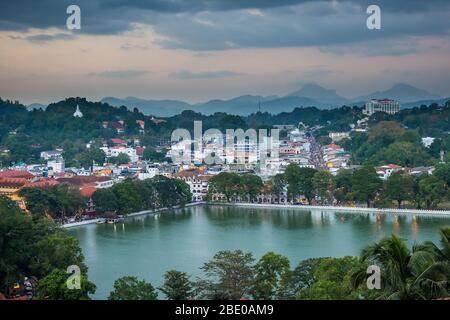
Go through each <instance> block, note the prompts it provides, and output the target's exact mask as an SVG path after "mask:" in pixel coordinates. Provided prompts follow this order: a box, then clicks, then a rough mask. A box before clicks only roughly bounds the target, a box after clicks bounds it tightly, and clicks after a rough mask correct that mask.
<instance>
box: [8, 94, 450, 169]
mask: <svg viewBox="0 0 450 320" xmlns="http://www.w3.org/2000/svg"><path fill="white" fill-rule="evenodd" d="M77 105H79V107H80V110H81V112H82V113H83V117H82V118H75V117H73V113H74V112H75V110H76V106H77ZM363 117H364V116H363V114H362V109H361V108H358V107H345V106H344V107H341V108H336V109H331V110H320V109H318V108H315V107H307V108H296V109H294V110H293V111H292V112H283V113H280V114H277V115H271V114H269V113H261V112H258V113H254V114H251V115H249V116H246V117H241V116H236V115H229V114H225V113H215V114H213V115H203V114H200V113H196V112H194V111H183V112H182V113H180V114H178V115H175V116H172V117H168V118H164V119H163V120H164V122H159V121H154V120H155V119H153V117H151V116H145V115H144V114H142V113H141V112H139V111H138V110H137V109H134V110H132V111H130V110H128V109H127V108H126V107H125V106H121V107H112V106H110V105H109V104H107V103H101V102H91V101H87V100H86V99H85V98H67V99H65V100H62V101H59V102H56V103H52V104H50V105H49V106H48V107H47V108H46V110H42V109H37V110H31V111H28V110H27V108H26V107H25V106H24V105H22V104H20V103H18V102H11V101H4V100H1V99H0V161H1V162H2V163H3V164H6V163H9V162H17V161H26V162H32V161H37V160H38V159H39V154H40V152H41V151H43V150H49V149H54V148H56V147H62V148H64V151H65V158H66V159H67V160H68V161H69V162H70V161H71V159H74V158H75V156H76V155H77V154H79V153H82V152H83V151H84V150H85V148H86V143H87V142H89V141H94V145H95V143H99V142H100V141H101V140H103V139H105V140H109V139H110V138H113V137H117V136H121V137H123V138H137V137H138V138H139V139H140V140H141V143H142V144H143V145H144V146H147V147H155V146H156V145H157V144H159V143H160V142H161V139H163V140H164V139H165V140H167V139H170V135H171V133H172V131H173V130H174V129H176V128H187V129H190V130H192V128H193V122H194V120H202V122H203V130H206V129H208V128H218V129H220V130H222V131H223V132H224V131H225V129H230V128H243V129H246V128H249V127H252V128H264V127H271V126H272V125H274V124H293V125H298V123H299V122H303V123H304V124H306V125H308V126H314V125H320V126H322V129H320V130H319V131H318V132H317V135H319V136H320V135H321V136H326V135H327V134H328V132H330V131H348V130H349V128H350V125H351V124H355V123H356V121H357V120H359V119H362V118H363ZM136 120H143V121H144V122H145V131H144V133H142V132H140V127H139V125H138V124H137V123H136ZM385 120H391V121H396V122H399V123H401V124H402V125H404V126H406V127H408V128H409V129H414V130H416V131H417V132H418V133H419V134H420V135H421V136H426V135H431V136H434V137H440V136H442V135H445V134H446V132H448V131H450V107H449V105H448V103H447V106H438V105H436V104H434V105H431V106H429V107H426V106H422V107H420V108H414V109H406V110H402V111H401V112H400V113H399V114H397V115H394V116H389V115H386V114H375V115H373V116H372V117H371V118H370V124H371V125H374V124H376V123H378V122H380V121H385ZM118 121H123V126H124V128H125V131H124V132H123V133H118V132H117V130H116V127H115V126H114V124H115V123H117V122H118ZM105 122H107V123H108V126H107V127H106V128H104V123H105ZM4 149H9V150H10V152H9V153H8V154H5V153H2V152H1V151H2V150H4Z"/></svg>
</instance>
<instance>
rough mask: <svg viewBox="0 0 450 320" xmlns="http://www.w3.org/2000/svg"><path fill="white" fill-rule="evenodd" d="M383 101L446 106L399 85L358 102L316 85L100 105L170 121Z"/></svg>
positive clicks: (113, 101) (438, 99)
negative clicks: (184, 115) (282, 92)
mask: <svg viewBox="0 0 450 320" xmlns="http://www.w3.org/2000/svg"><path fill="white" fill-rule="evenodd" d="M382 98H390V99H394V100H398V101H400V102H401V103H402V108H410V107H414V106H420V105H421V104H426V105H429V104H431V103H433V102H437V103H440V104H443V102H445V101H444V99H442V98H441V97H439V96H437V95H434V94H431V93H429V92H427V91H425V90H422V89H419V88H416V87H413V86H411V85H408V84H397V85H395V86H393V87H392V88H390V89H388V90H386V91H377V92H374V93H371V94H369V95H366V96H361V97H358V98H355V99H346V98H344V97H342V96H340V95H338V94H337V93H336V90H333V89H325V88H323V87H321V86H319V85H317V84H314V83H309V84H306V85H304V86H303V87H302V88H300V89H299V90H297V91H295V92H292V93H290V94H288V95H286V96H284V97H279V96H275V95H271V96H258V95H243V96H239V97H236V98H232V99H228V100H220V99H214V100H210V101H207V102H202V103H196V104H190V103H187V102H184V101H179V100H146V99H139V98H135V97H127V98H125V99H120V98H114V97H106V98H103V99H102V100H101V101H102V102H106V103H108V104H110V105H112V106H116V107H120V106H123V105H124V106H126V107H127V108H128V109H130V110H132V109H133V108H135V107H136V108H138V109H139V110H140V111H141V112H143V113H144V114H146V115H154V116H160V117H168V116H173V115H176V114H179V113H181V112H182V111H184V110H193V111H196V112H201V113H203V114H206V115H209V114H214V113H216V112H225V113H228V114H235V115H241V116H247V115H249V114H251V113H255V112H257V111H259V110H260V111H262V112H269V113H271V114H278V113H280V112H290V111H292V110H293V109H295V108H297V107H311V106H314V107H317V108H320V109H327V108H333V107H340V106H342V105H351V106H353V105H358V106H364V104H365V103H366V102H367V101H368V100H370V99H382Z"/></svg>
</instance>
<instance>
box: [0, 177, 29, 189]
mask: <svg viewBox="0 0 450 320" xmlns="http://www.w3.org/2000/svg"><path fill="white" fill-rule="evenodd" d="M27 182H28V180H27V179H25V178H2V177H0V187H9V188H21V187H22V186H24V185H25V184H26V183H27Z"/></svg>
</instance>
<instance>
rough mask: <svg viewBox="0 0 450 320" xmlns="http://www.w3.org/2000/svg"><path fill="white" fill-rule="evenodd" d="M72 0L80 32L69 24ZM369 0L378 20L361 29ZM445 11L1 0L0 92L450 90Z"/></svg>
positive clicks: (202, 1) (403, 3) (336, 4)
mask: <svg viewBox="0 0 450 320" xmlns="http://www.w3.org/2000/svg"><path fill="white" fill-rule="evenodd" d="M70 4H76V5H78V6H79V7H80V8H81V30H73V31H70V30H67V28H66V19H67V17H68V14H66V8H67V7H68V6H69V5H70ZM370 4H377V5H379V6H380V8H381V21H382V22H381V30H368V29H367V27H366V19H367V17H368V14H367V13H366V9H367V7H368V6H369V5H370ZM449 17H450V1H448V0H427V1H425V0H395V1H393V0H378V1H377V0H372V1H369V0H367V1H366V0H359V1H357V0H348V1H309V0H70V1H68V0H42V1H35V0H2V1H1V2H0V97H2V98H10V99H19V100H20V101H21V102H23V103H32V102H41V103H48V102H51V101H56V100H60V99H63V98H64V97H67V96H84V97H87V98H89V99H93V100H98V99H101V98H102V97H105V96H116V97H126V96H137V97H141V98H153V99H161V98H171V99H183V100H186V101H190V102H199V101H204V100H208V99H211V98H230V97H233V96H238V95H242V94H261V95H272V94H280V95H282V94H287V93H289V92H292V91H294V90H296V89H298V88H299V87H300V86H301V85H302V84H304V83H309V82H316V83H319V84H321V85H323V86H324V87H327V88H333V89H337V92H338V93H339V94H341V95H343V96H345V97H355V96H359V95H363V94H366V93H369V92H372V91H377V90H384V89H387V88H388V87H390V86H392V85H394V84H396V83H399V82H406V83H409V84H412V85H415V86H418V87H420V88H423V89H426V90H428V91H430V92H432V93H436V94H439V95H442V96H450V59H449V57H450V19H449Z"/></svg>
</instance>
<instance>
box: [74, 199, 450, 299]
mask: <svg viewBox="0 0 450 320" xmlns="http://www.w3.org/2000/svg"><path fill="white" fill-rule="evenodd" d="M444 226H450V219H449V218H441V217H433V218H432V217H422V216H416V217H413V216H406V215H403V216H402V215H400V216H398V217H396V216H394V215H377V214H355V213H351V214H350V213H349V214H345V213H334V212H310V211H302V210H298V209H297V210H296V209H272V208H271V209H261V208H257V209H250V208H238V207H230V206H223V207H221V206H197V207H190V208H185V209H179V210H173V211H168V212H164V213H161V214H159V215H158V216H156V217H155V216H153V215H147V216H141V217H136V218H129V219H126V220H125V222H124V223H121V224H117V225H108V224H103V225H87V226H83V227H78V228H74V229H69V232H70V233H71V234H72V235H73V236H75V237H76V238H78V239H79V241H80V244H81V247H82V249H83V253H84V256H85V259H86V264H87V265H88V267H89V278H90V279H91V280H92V281H93V282H94V283H95V284H96V285H97V292H96V293H95V295H94V296H93V298H96V299H105V298H106V297H107V296H108V294H109V292H110V291H111V289H112V285H113V283H114V280H115V279H117V278H119V277H122V276H125V275H133V276H137V277H139V278H144V279H146V280H147V281H149V282H151V283H152V284H153V286H155V287H157V286H160V285H161V283H162V281H163V274H164V272H165V271H167V270H170V269H176V270H180V271H185V272H187V273H189V274H190V275H192V279H195V276H198V275H200V274H201V272H200V270H199V267H200V266H202V264H203V263H204V262H206V261H208V260H209V259H211V258H212V257H213V255H214V254H215V253H216V252H217V251H219V250H233V249H241V250H244V251H251V252H253V254H254V256H255V258H256V259H259V258H260V257H261V256H262V255H263V254H264V253H265V252H267V251H275V252H277V253H280V254H283V255H285V256H287V257H288V258H289V259H290V261H291V267H292V266H295V265H296V264H297V263H298V262H299V261H300V260H303V259H305V258H311V257H326V256H332V257H340V256H345V255H359V253H360V251H361V249H362V248H363V247H364V246H366V245H368V244H372V243H374V242H376V241H378V240H379V239H381V238H383V237H386V236H389V235H391V234H392V233H395V234H398V235H400V236H401V237H402V238H404V239H405V240H407V241H408V242H409V243H410V244H412V243H414V242H415V241H423V240H431V241H436V242H437V241H438V240H439V234H438V231H439V228H441V227H444Z"/></svg>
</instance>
